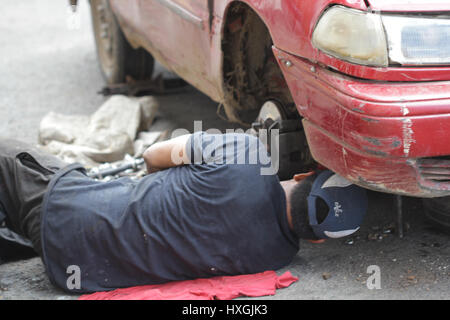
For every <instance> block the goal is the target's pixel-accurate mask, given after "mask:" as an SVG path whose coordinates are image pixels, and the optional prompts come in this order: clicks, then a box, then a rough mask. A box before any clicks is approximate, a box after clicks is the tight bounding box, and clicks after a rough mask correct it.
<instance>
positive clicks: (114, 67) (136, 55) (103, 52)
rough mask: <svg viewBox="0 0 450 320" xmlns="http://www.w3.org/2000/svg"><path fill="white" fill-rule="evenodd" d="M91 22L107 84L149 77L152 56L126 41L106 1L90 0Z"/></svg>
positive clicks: (150, 74) (151, 67)
mask: <svg viewBox="0 0 450 320" xmlns="http://www.w3.org/2000/svg"><path fill="white" fill-rule="evenodd" d="M91 14H92V24H93V29H94V37H95V44H96V47H97V55H98V59H99V62H100V68H101V70H102V73H103V76H104V77H105V79H106V81H107V82H108V84H116V83H123V82H125V80H126V77H127V76H130V77H132V78H133V79H134V80H146V79H150V78H151V76H152V72H153V65H154V59H153V57H152V56H151V55H150V54H149V53H148V52H147V51H145V50H144V49H142V48H139V49H133V48H132V47H131V45H130V44H129V43H128V41H127V40H126V38H125V36H124V34H123V32H122V30H121V29H120V25H119V23H118V22H117V18H116V17H115V15H114V13H113V11H112V9H111V7H110V5H109V1H108V0H91Z"/></svg>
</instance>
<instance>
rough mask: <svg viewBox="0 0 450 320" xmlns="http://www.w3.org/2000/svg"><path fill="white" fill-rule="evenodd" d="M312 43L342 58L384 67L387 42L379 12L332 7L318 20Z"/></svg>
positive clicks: (386, 61)
mask: <svg viewBox="0 0 450 320" xmlns="http://www.w3.org/2000/svg"><path fill="white" fill-rule="evenodd" d="M312 43H313V45H314V46H315V47H316V48H318V49H320V50H322V51H323V52H325V53H327V54H329V55H332V56H334V57H336V58H339V59H342V60H346V61H349V62H353V63H357V64H363V65H369V66H380V67H386V66H388V62H389V59H388V48H387V41H386V36H385V33H384V29H383V24H382V22H381V16H380V15H379V14H374V13H369V12H364V11H360V10H355V9H349V8H346V7H342V6H333V7H331V8H330V9H328V10H327V11H326V12H325V13H324V14H323V15H322V17H321V19H320V20H319V22H318V24H317V26H316V28H315V30H314V33H313V37H312Z"/></svg>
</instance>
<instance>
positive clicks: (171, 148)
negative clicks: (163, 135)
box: [143, 134, 191, 173]
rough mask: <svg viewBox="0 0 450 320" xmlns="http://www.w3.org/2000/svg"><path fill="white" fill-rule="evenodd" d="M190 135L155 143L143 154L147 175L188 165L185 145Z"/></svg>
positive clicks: (188, 160)
mask: <svg viewBox="0 0 450 320" xmlns="http://www.w3.org/2000/svg"><path fill="white" fill-rule="evenodd" d="M190 136H191V134H186V135H183V136H179V137H176V138H173V139H170V140H167V141H162V142H158V143H155V144H154V145H152V146H150V147H149V148H148V149H147V150H145V152H144V155H143V157H144V161H145V164H146V166H147V171H148V173H153V172H157V171H160V170H164V169H168V168H171V167H176V166H180V165H184V164H188V163H190V159H189V158H188V156H187V154H186V144H187V142H188V140H189V138H190Z"/></svg>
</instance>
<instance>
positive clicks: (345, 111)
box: [111, 0, 450, 197]
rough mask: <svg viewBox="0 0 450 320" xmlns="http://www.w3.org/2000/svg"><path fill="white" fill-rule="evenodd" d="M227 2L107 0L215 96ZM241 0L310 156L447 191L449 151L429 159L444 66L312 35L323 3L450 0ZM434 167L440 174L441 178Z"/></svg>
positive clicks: (442, 125) (349, 171)
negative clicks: (364, 61) (351, 57)
mask: <svg viewBox="0 0 450 320" xmlns="http://www.w3.org/2000/svg"><path fill="white" fill-rule="evenodd" d="M235 2H236V1H232V0H223V1H214V0H212V1H206V0H126V1H124V0H111V3H112V7H113V9H114V11H115V13H116V15H117V16H118V18H119V21H120V22H121V25H122V27H123V29H124V31H125V33H126V34H127V37H128V39H129V40H130V42H131V43H136V45H137V46H144V47H145V48H147V49H148V50H149V51H150V52H151V53H152V54H153V55H154V56H155V58H156V59H157V60H159V61H160V62H161V63H162V64H163V65H165V66H166V67H167V68H169V69H170V70H172V71H174V72H175V73H177V74H179V75H180V76H181V77H182V78H184V79H185V80H187V81H188V82H190V83H191V84H192V85H194V86H195V87H197V88H198V89H199V90H201V91H203V92H204V93H205V94H207V95H209V96H210V97H211V98H212V99H214V100H215V101H218V102H222V101H223V100H224V89H223V74H222V72H223V71H222V70H223V55H224V54H223V51H222V39H223V35H224V28H225V24H226V23H227V21H225V17H226V14H227V10H228V8H229V6H230V5H231V4H232V3H235ZM240 2H243V3H246V4H247V5H248V6H249V7H251V8H252V9H253V10H254V11H255V12H256V13H257V14H258V15H259V17H260V18H261V19H262V21H263V22H264V23H265V24H266V26H267V28H268V30H269V32H270V34H271V37H272V40H273V43H274V48H273V51H274V54H275V58H276V59H277V60H278V63H279V65H280V67H281V70H282V72H283V74H284V76H285V80H286V82H287V85H288V87H289V89H290V91H291V94H292V96H293V98H294V101H295V104H296V106H297V110H298V112H299V113H300V115H301V116H302V117H303V124H304V128H305V132H306V135H307V138H308V143H309V147H310V150H311V152H312V154H313V156H314V158H315V159H316V160H317V161H318V162H319V163H321V164H323V165H324V166H326V167H328V168H330V169H332V170H334V171H335V172H337V173H339V174H341V175H342V176H344V177H346V178H348V179H350V180H351V181H353V182H355V183H357V184H359V185H362V186H365V187H368V188H371V189H375V190H380V191H385V192H392V193H397V194H406V195H412V196H421V197H436V196H443V195H450V182H449V181H450V164H449V162H450V160H448V159H428V158H430V157H438V156H447V155H450V143H448V142H447V137H448V133H449V129H450V66H440V67H407V68H406V67H405V68H402V67H386V68H374V67H368V66H362V65H356V64H352V63H348V62H345V61H342V60H340V59H338V58H335V57H331V56H329V55H327V54H325V53H323V52H321V51H319V50H317V49H316V48H314V47H313V45H312V43H311V37H312V33H313V31H314V27H315V25H316V23H317V21H318V19H319V18H320V16H321V15H322V14H323V12H324V10H326V9H327V8H328V7H330V6H331V5H343V6H347V7H351V8H354V9H359V10H376V11H387V12H393V11H402V12H403V13H404V12H407V11H410V12H411V13H412V14H413V13H414V12H430V11H433V12H435V11H436V12H437V11H439V12H441V11H446V12H450V2H448V1H439V0H434V1H430V2H428V1H426V0H423V1H411V0H395V1H394V0H368V1H367V2H366V1H364V0H315V1H306V0H296V1H284V0H272V1H263V0H246V1H240ZM366 3H367V4H369V5H370V8H368V7H367V5H366ZM287 61H289V62H290V63H289V64H287V63H286V62H287ZM374 80H376V81H374ZM436 173H437V174H441V176H439V177H438V176H436ZM442 174H447V175H448V179H443V180H442Z"/></svg>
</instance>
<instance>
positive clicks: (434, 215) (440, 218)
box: [422, 197, 450, 234]
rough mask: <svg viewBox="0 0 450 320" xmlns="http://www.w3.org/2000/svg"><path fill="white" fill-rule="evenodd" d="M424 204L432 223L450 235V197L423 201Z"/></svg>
mask: <svg viewBox="0 0 450 320" xmlns="http://www.w3.org/2000/svg"><path fill="white" fill-rule="evenodd" d="M422 202H423V206H424V208H425V215H426V217H427V219H428V220H429V221H430V223H431V224H432V225H434V226H435V227H436V228H438V229H440V230H441V231H443V232H445V233H448V234H450V197H442V198H431V199H423V200H422Z"/></svg>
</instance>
